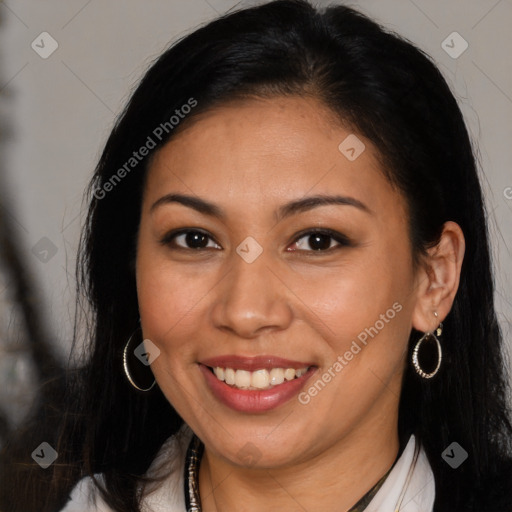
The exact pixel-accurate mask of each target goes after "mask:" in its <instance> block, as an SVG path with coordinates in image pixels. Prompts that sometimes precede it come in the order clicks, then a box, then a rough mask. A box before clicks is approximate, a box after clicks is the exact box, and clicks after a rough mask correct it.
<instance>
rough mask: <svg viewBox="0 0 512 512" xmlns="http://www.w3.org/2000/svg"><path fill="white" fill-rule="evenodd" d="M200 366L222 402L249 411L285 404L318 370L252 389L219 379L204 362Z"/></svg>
mask: <svg viewBox="0 0 512 512" xmlns="http://www.w3.org/2000/svg"><path fill="white" fill-rule="evenodd" d="M199 368H200V369H201V371H202V372H203V375H204V376H205V379H206V383H207V384H208V387H209V388H210V390H211V391H212V393H213V394H214V395H215V397H216V398H217V399H218V400H219V401H220V402H222V403H223V404H224V405H227V406H228V407H230V408H231V409H234V410H236V411H240V412H248V413H258V412H265V411H269V410H271V409H275V408H277V407H279V406H280V405H282V404H284V403H285V402H287V401H288V400H290V399H291V398H293V397H294V396H296V395H298V394H299V391H300V390H301V389H302V387H303V386H304V384H305V383H306V381H307V380H308V379H309V377H311V375H313V373H315V371H316V368H315V367H312V368H310V369H309V370H308V371H307V372H306V373H305V374H304V375H301V376H300V377H297V378H295V379H293V380H289V381H285V382H283V383H282V384H279V385H278V386H275V387H273V388H271V389H264V390H251V389H238V388H234V387H231V386H229V385H228V384H226V383H225V382H223V381H221V380H219V379H217V377H216V376H215V375H214V374H213V373H212V371H211V370H210V368H208V367H207V366H205V365H203V364H200V365H199Z"/></svg>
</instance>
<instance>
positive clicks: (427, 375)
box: [412, 315, 443, 379]
mask: <svg viewBox="0 0 512 512" xmlns="http://www.w3.org/2000/svg"><path fill="white" fill-rule="evenodd" d="M436 316H437V315H436ZM435 331H436V334H437V336H441V334H442V332H443V324H442V323H441V324H439V327H438V328H437V329H436V330H435ZM436 334H434V331H431V332H426V333H425V334H424V335H423V336H422V337H421V338H420V339H419V340H418V341H417V343H416V345H415V347H414V350H413V352H412V364H413V366H414V369H415V370H416V373H417V374H418V375H419V376H420V377H423V378H424V379H431V378H432V377H434V375H436V374H437V372H438V371H439V368H440V367H441V361H442V360H443V351H442V349H441V343H440V342H439V340H438V339H437V336H436ZM429 339H433V340H434V341H435V343H436V348H437V365H436V367H435V368H434V370H432V371H431V372H430V373H427V372H425V371H424V370H423V368H421V366H420V363H419V360H418V352H419V350H420V347H421V345H422V343H423V342H424V341H427V340H429Z"/></svg>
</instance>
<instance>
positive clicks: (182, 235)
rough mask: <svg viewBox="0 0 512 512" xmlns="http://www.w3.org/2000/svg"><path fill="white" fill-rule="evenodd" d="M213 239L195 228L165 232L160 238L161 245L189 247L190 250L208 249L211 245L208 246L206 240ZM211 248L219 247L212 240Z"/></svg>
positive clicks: (179, 247)
mask: <svg viewBox="0 0 512 512" xmlns="http://www.w3.org/2000/svg"><path fill="white" fill-rule="evenodd" d="M209 240H211V241H212V242H213V239H212V238H211V237H210V235H207V234H206V233H204V232H202V231H197V230H180V231H177V232H176V231H175V232H171V233H169V234H167V235H166V236H165V237H164V238H163V239H162V240H161V243H162V244H163V245H168V246H171V247H172V248H178V249H185V250H186V249H190V250H201V249H208V248H211V247H212V246H211V245H210V246H208V241H209ZM213 244H214V245H213V248H220V247H219V246H218V245H217V244H216V243H215V242H213Z"/></svg>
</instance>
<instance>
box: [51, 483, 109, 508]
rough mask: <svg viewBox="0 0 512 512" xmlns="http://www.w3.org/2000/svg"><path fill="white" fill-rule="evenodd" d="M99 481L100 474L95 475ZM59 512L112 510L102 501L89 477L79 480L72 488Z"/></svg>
mask: <svg viewBox="0 0 512 512" xmlns="http://www.w3.org/2000/svg"><path fill="white" fill-rule="evenodd" d="M95 478H97V479H98V480H99V481H100V482H101V480H102V477H101V475H95ZM61 512H113V511H112V509H111V508H110V507H109V506H108V505H107V504H106V503H105V502H104V501H103V499H102V498H101V496H100V492H99V490H98V488H97V486H96V484H95V483H94V480H93V479H92V478H91V477H85V478H82V480H80V481H79V482H78V483H77V484H76V485H75V487H74V488H73V490H72V491H71V495H70V497H69V500H68V502H67V504H66V506H65V507H64V508H63V509H62V511H61Z"/></svg>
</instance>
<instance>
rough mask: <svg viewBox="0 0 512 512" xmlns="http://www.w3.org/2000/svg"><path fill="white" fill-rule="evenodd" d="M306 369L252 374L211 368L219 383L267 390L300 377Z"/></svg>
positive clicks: (277, 369) (263, 371) (274, 370)
mask: <svg viewBox="0 0 512 512" xmlns="http://www.w3.org/2000/svg"><path fill="white" fill-rule="evenodd" d="M307 371H308V368H307V367H305V368H298V369H297V370H296V369H294V368H272V369H270V370H266V369H261V370H256V371H254V372H249V371H247V370H235V369H233V368H221V367H220V366H217V367H215V368H213V373H214V374H215V376H216V377H217V378H218V379H219V380H220V381H225V382H226V384H228V385H230V386H235V387H237V388H240V389H253V390H255V389H269V388H271V387H273V386H278V385H279V384H282V383H283V382H284V381H285V380H286V381H290V380H293V379H295V378H299V377H302V375H304V374H305V373H306V372H307Z"/></svg>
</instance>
